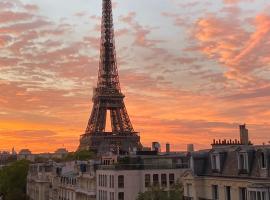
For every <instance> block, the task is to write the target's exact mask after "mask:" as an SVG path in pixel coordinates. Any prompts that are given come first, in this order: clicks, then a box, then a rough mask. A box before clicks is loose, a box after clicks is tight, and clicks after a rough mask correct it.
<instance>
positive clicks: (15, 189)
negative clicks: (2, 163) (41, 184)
mask: <svg viewBox="0 0 270 200" xmlns="http://www.w3.org/2000/svg"><path fill="white" fill-rule="evenodd" d="M28 168H29V162H28V161H26V160H22V161H17V162H14V163H12V164H10V165H9V166H6V167H4V168H3V169H1V170H0V194H2V195H3V196H4V199H5V200H18V199H20V200H26V199H27V197H26V178H27V173H28Z"/></svg>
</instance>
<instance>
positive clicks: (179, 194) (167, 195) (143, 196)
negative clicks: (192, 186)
mask: <svg viewBox="0 0 270 200" xmlns="http://www.w3.org/2000/svg"><path fill="white" fill-rule="evenodd" d="M183 199H184V196H183V186H182V184H180V183H176V184H175V185H173V186H172V187H171V188H170V189H169V190H168V191H165V189H164V188H161V187H159V186H155V187H154V186H152V187H150V188H149V190H148V191H146V192H143V193H139V195H138V198H137V200H183Z"/></svg>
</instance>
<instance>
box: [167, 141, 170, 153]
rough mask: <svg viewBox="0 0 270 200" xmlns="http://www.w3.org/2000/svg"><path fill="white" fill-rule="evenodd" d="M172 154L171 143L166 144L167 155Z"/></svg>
mask: <svg viewBox="0 0 270 200" xmlns="http://www.w3.org/2000/svg"><path fill="white" fill-rule="evenodd" d="M170 152H171V145H170V144H169V143H167V144H166V153H170Z"/></svg>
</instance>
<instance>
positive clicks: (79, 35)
mask: <svg viewBox="0 0 270 200" xmlns="http://www.w3.org/2000/svg"><path fill="white" fill-rule="evenodd" d="M101 3H102V1H101V0H0V91H1V92H0V150H8V149H11V148H12V147H15V149H16V150H20V149H23V148H28V149H31V150H32V151H33V152H53V151H55V150H56V149H57V148H62V147H65V148H67V149H68V150H70V151H74V150H76V148H77V147H78V144H79V138H80V135H81V134H83V133H84V131H85V128H86V126H87V122H88V119H89V116H90V112H91V108H92V101H91V98H92V90H93V87H95V86H96V82H97V72H98V62H99V37H100V21H101ZM113 9H114V10H113V15H114V27H115V36H116V38H115V40H116V51H117V59H118V68H119V76H120V82H121V88H122V92H123V93H124V94H125V96H126V98H125V103H126V107H127V110H128V113H129V116H130V118H131V121H132V124H133V127H134V129H135V131H138V132H140V136H141V141H142V143H143V145H145V146H150V145H151V142H152V141H159V142H160V143H161V144H162V146H163V148H164V144H165V143H167V142H169V143H170V144H171V147H172V149H173V150H185V149H186V145H187V144H190V143H192V144H194V145H195V148H196V149H203V148H209V147H210V145H211V142H212V140H213V139H230V138H232V139H235V138H239V128H238V126H239V124H243V123H246V124H247V127H248V129H249V134H250V139H251V141H252V142H253V143H255V144H262V143H268V141H270V134H269V132H270V78H269V77H270V76H269V75H270V15H269V13H270V2H269V1H268V0H147V1H146V0H113Z"/></svg>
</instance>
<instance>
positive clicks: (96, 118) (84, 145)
mask: <svg viewBox="0 0 270 200" xmlns="http://www.w3.org/2000/svg"><path fill="white" fill-rule="evenodd" d="M102 6H103V8H102V23H101V43H100V62H99V73H98V83H97V87H96V88H94V92H93V99H92V101H93V108H92V112H91V116H90V119H89V121H88V125H87V128H86V131H85V134H83V135H82V136H81V139H80V146H79V149H90V150H94V151H97V152H106V151H121V152H128V151H130V150H133V149H134V148H137V149H138V148H141V143H140V136H139V135H138V133H137V132H135V131H134V129H133V126H132V124H131V121H130V118H129V116H128V113H127V110H126V107H125V103H124V97H125V96H124V95H123V93H122V92H121V88H120V82H119V75H118V68H117V60H116V50H115V40H114V28H113V14H112V2H111V0H103V5H102ZM107 112H109V114H110V119H111V122H110V123H111V129H112V130H111V131H110V132H106V131H105V128H106V121H108V120H106V118H107Z"/></svg>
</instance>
